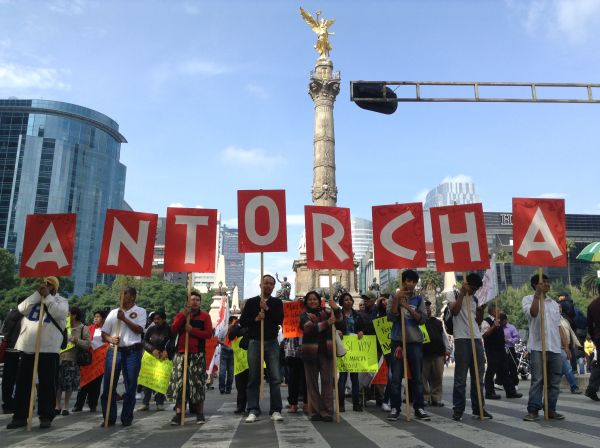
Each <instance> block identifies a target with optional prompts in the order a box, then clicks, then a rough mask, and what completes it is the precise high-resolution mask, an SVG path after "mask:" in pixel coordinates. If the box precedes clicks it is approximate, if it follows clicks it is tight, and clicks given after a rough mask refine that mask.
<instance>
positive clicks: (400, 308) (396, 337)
mask: <svg viewBox="0 0 600 448" xmlns="http://www.w3.org/2000/svg"><path fill="white" fill-rule="evenodd" d="M418 282H419V274H417V272H416V271H413V270H412V269H407V270H405V271H404V272H402V289H401V290H399V291H398V292H396V294H395V295H394V298H393V299H392V300H389V301H388V305H387V316H388V319H390V320H391V321H392V322H393V326H392V347H391V349H392V358H391V359H392V387H391V401H392V404H391V407H392V410H391V411H390V413H389V415H388V417H387V419H388V420H398V417H399V415H400V407H401V404H402V399H401V392H400V391H401V385H402V377H403V376H404V364H403V358H404V356H406V357H407V361H408V368H409V369H410V372H411V374H412V380H413V381H412V383H413V390H412V391H411V393H412V394H413V397H412V398H413V400H414V401H413V407H414V409H415V417H416V418H418V419H419V420H426V421H427V420H430V419H431V418H430V417H429V414H427V412H425V411H424V409H423V408H424V407H425V400H424V398H423V381H422V378H421V372H422V370H423V333H422V332H421V330H420V329H419V325H421V324H424V323H425V320H426V316H427V310H426V309H425V299H423V297H422V296H419V295H415V286H417V283H418ZM400 313H404V320H405V322H406V353H402V325H401V320H400V319H401V316H400Z"/></svg>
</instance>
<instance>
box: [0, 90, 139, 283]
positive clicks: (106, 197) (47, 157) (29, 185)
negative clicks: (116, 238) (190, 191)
mask: <svg viewBox="0 0 600 448" xmlns="http://www.w3.org/2000/svg"><path fill="white" fill-rule="evenodd" d="M126 142H127V140H125V137H123V135H122V134H121V133H120V132H119V125H118V124H117V123H116V122H115V121H114V120H112V119H110V118H109V117H107V116H106V115H103V114H101V113H100V112H97V111H95V110H92V109H88V108H86V107H82V106H77V105H75V104H69V103H63V102H59V101H50V100H18V99H4V100H0V246H1V247H4V248H6V249H8V250H10V251H11V252H13V253H14V254H15V255H16V257H17V260H18V259H19V258H20V255H21V251H22V247H23V233H24V230H25V220H26V217H27V215H28V214H32V213H36V214H46V213H76V214H77V230H76V243H75V253H74V259H73V274H72V277H73V281H74V284H75V286H74V293H75V294H83V293H85V292H86V291H90V290H91V289H92V288H93V287H94V285H95V284H96V283H97V282H99V281H102V280H103V277H102V276H101V275H99V274H97V270H98V258H99V256H100V246H101V244H102V233H103V228H104V219H105V216H106V209H108V208H114V209H122V208H124V207H125V204H124V200H123V196H124V191H125V176H126V167H125V166H124V165H123V164H122V163H121V162H120V161H119V157H120V152H121V143H126Z"/></svg>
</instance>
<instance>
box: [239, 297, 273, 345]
mask: <svg viewBox="0 0 600 448" xmlns="http://www.w3.org/2000/svg"><path fill="white" fill-rule="evenodd" d="M267 307H268V308H269V311H265V319H264V322H265V341H272V340H274V339H277V334H278V333H279V326H280V325H282V324H283V302H282V301H281V299H278V298H276V297H269V298H268V299H267ZM259 311H260V296H256V297H252V298H250V299H248V300H246V303H245V304H244V311H242V315H241V316H240V327H243V328H247V329H248V337H249V338H250V339H254V340H260V321H257V320H256V316H258V313H259Z"/></svg>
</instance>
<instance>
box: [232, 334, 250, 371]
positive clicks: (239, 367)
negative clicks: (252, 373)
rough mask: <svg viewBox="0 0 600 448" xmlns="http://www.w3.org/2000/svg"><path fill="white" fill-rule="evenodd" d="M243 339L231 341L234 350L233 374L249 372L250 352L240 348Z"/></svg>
mask: <svg viewBox="0 0 600 448" xmlns="http://www.w3.org/2000/svg"><path fill="white" fill-rule="evenodd" d="M240 340H241V338H235V339H234V340H233V341H231V348H233V374H234V375H239V374H240V373H242V372H243V371H244V370H248V352H247V351H246V350H244V349H243V348H240Z"/></svg>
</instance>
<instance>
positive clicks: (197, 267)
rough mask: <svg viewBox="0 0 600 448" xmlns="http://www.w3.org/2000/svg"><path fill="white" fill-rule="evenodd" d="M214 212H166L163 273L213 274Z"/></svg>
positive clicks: (178, 209)
mask: <svg viewBox="0 0 600 448" xmlns="http://www.w3.org/2000/svg"><path fill="white" fill-rule="evenodd" d="M216 252H217V210H214V209H207V208H176V207H169V208H167V228H166V231H165V263H164V271H165V272H215V269H216Z"/></svg>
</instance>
